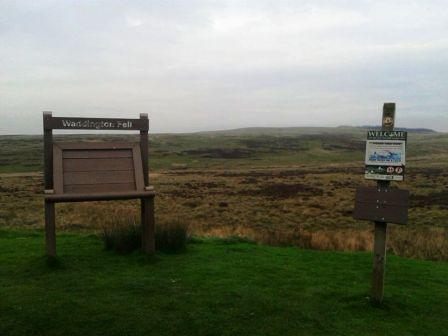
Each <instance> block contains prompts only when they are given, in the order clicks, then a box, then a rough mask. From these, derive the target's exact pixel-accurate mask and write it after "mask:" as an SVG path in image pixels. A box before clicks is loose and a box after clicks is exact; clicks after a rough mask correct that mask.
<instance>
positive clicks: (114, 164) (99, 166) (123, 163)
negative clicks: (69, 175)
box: [63, 158, 134, 172]
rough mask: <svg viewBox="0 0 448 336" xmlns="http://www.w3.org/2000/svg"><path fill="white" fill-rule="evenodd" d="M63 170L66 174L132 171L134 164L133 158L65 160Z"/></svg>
mask: <svg viewBox="0 0 448 336" xmlns="http://www.w3.org/2000/svg"><path fill="white" fill-rule="evenodd" d="M63 169H64V172H74V171H76V172H82V171H104V170H107V171H113V170H131V169H134V162H133V159H132V158H116V159H65V160H64V161H63Z"/></svg>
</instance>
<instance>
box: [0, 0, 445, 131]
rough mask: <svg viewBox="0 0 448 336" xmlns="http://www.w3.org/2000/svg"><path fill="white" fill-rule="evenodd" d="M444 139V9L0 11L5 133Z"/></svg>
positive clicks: (83, 6)
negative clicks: (70, 126) (330, 130)
mask: <svg viewBox="0 0 448 336" xmlns="http://www.w3.org/2000/svg"><path fill="white" fill-rule="evenodd" d="M389 101H392V102H396V103H397V126H406V127H430V128H434V129H437V130H440V131H448V1H446V0H445V1H420V0H419V1H392V0H389V1H381V0H376V1H361V0H342V1H323V0H322V1H316V0H313V1H300V0H296V1H279V0H275V1H261V0H257V1H255V0H254V1H187V0H184V1H149V0H148V1H62V0H57V1H44V0H39V1H17V0H14V1H4V0H0V134H26V133H41V129H42V120H41V119H42V112H41V111H43V110H51V111H53V114H54V115H55V116H86V117H89V116H90V117H94V116H96V117H138V115H139V113H141V112H147V113H149V118H150V124H151V131H152V132H184V131H199V130H214V129H227V128H237V127H247V126H316V125H322V126H337V125H366V124H378V123H379V121H380V114H381V109H382V104H383V102H389Z"/></svg>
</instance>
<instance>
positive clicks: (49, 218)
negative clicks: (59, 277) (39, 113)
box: [43, 111, 56, 257]
mask: <svg viewBox="0 0 448 336" xmlns="http://www.w3.org/2000/svg"><path fill="white" fill-rule="evenodd" d="M51 118H52V114H51V112H49V111H45V112H43V127H44V186H45V190H52V189H53V130H52V128H51V127H50V126H49V124H50V122H51ZM45 251H46V254H47V256H50V257H56V226H55V209H54V203H50V202H45Z"/></svg>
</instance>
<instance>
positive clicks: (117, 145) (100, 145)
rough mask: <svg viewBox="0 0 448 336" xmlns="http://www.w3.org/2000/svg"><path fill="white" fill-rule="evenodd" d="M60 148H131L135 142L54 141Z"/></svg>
mask: <svg viewBox="0 0 448 336" xmlns="http://www.w3.org/2000/svg"><path fill="white" fill-rule="evenodd" d="M56 144H57V145H58V146H59V147H61V149H80V150H82V149H94V150H95V149H126V148H127V149H131V148H132V147H133V146H134V145H136V144H137V145H138V143H137V142H95V141H90V142H56Z"/></svg>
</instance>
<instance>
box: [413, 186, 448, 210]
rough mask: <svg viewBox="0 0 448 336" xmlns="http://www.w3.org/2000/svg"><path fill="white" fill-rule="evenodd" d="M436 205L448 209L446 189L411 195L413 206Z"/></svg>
mask: <svg viewBox="0 0 448 336" xmlns="http://www.w3.org/2000/svg"><path fill="white" fill-rule="evenodd" d="M437 205H438V206H440V207H441V208H442V209H445V210H448V189H445V190H442V191H439V192H435V193H430V194H428V195H411V206H413V207H429V206H437Z"/></svg>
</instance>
